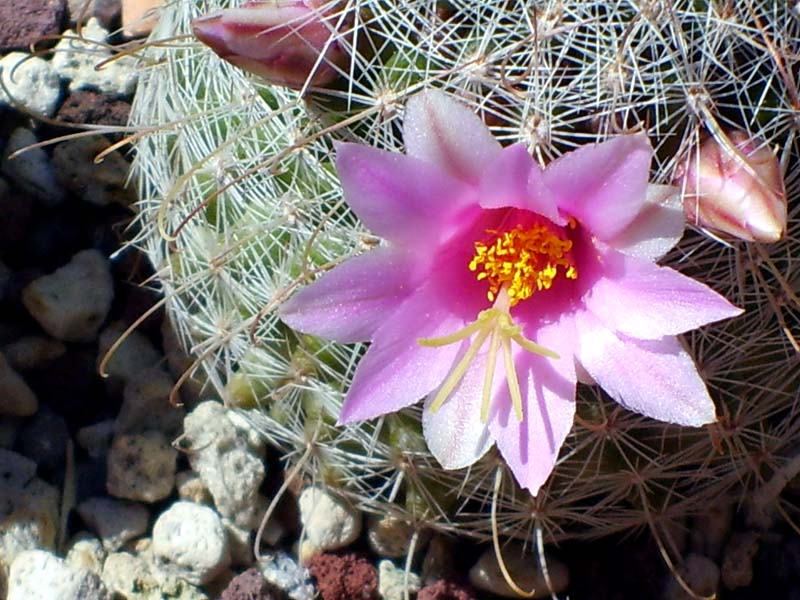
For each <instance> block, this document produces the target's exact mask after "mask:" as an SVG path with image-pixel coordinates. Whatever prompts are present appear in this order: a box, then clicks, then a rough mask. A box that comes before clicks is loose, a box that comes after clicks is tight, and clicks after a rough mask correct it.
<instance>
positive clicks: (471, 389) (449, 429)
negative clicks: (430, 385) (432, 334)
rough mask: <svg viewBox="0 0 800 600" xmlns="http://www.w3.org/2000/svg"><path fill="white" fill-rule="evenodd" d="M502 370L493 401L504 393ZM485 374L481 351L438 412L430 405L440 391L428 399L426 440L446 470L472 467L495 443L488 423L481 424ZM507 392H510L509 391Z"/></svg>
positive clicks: (498, 370) (497, 376)
mask: <svg viewBox="0 0 800 600" xmlns="http://www.w3.org/2000/svg"><path fill="white" fill-rule="evenodd" d="M487 346H488V342H487ZM462 350H463V351H462V352H461V353H460V354H459V356H458V357H457V358H456V359H455V361H454V362H458V359H459V358H460V357H461V355H463V354H464V351H466V348H462ZM502 369H503V367H502V365H501V364H498V365H497V368H496V369H495V376H494V380H493V383H494V385H493V386H492V388H493V392H492V398H493V399H496V398H497V396H498V395H502V393H503V388H501V384H502V383H503V381H504V379H503V370H502ZM485 373H486V352H481V353H479V354H478V356H476V357H475V362H474V363H473V365H472V367H471V368H470V369H469V370H468V371H467V373H466V374H465V375H464V378H463V379H462V380H461V383H460V385H459V386H458V387H456V389H455V390H454V391H453V393H452V394H451V395H450V398H448V399H447V400H446V401H445V403H444V404H443V405H442V406H441V407H439V409H438V410H437V411H436V412H431V410H430V404H431V402H432V401H433V399H434V397H435V396H436V391H437V390H434V391H433V392H431V393H430V394H429V395H428V397H427V398H426V399H425V410H424V412H423V413H422V430H423V432H424V434H425V441H426V442H427V443H428V448H429V449H430V451H431V453H432V454H433V456H434V457H435V458H436V460H438V461H439V464H441V465H442V467H444V468H445V469H462V468H464V467H468V466H470V465H471V464H473V463H474V462H475V461H477V460H478V459H479V458H480V457H481V456H483V455H484V454H485V453H486V451H487V450H488V449H489V448H490V447H491V445H492V442H493V441H494V439H493V438H492V436H491V435H490V433H489V427H488V424H487V423H483V422H481V403H482V398H483V381H484V375H485ZM437 389H438V388H437ZM505 393H506V394H507V393H508V391H507V390H505Z"/></svg>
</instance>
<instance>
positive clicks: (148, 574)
mask: <svg viewBox="0 0 800 600" xmlns="http://www.w3.org/2000/svg"><path fill="white" fill-rule="evenodd" d="M144 554H145V555H146V554H147V552H146V551H145V552H144ZM102 580H103V583H105V584H106V587H107V588H108V589H109V590H111V591H112V592H114V593H115V594H117V596H118V597H120V598H125V600H166V599H167V598H169V599H170V600H208V596H206V595H205V594H203V593H202V592H201V591H200V590H199V589H198V588H196V587H195V586H193V585H192V584H190V583H189V582H188V581H184V580H183V579H178V578H176V577H171V576H160V575H158V574H156V573H154V572H153V570H152V568H151V565H150V564H149V563H148V561H147V559H146V558H145V557H144V556H143V555H142V554H139V555H136V554H131V553H129V552H112V553H111V554H109V555H108V558H106V561H105V563H104V564H103V574H102Z"/></svg>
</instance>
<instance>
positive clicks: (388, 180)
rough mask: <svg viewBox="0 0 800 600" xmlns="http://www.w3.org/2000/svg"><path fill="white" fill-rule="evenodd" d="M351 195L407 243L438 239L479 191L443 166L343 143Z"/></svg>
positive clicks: (341, 163)
mask: <svg viewBox="0 0 800 600" xmlns="http://www.w3.org/2000/svg"><path fill="white" fill-rule="evenodd" d="M336 148H337V156H336V169H337V171H338V173H339V177H340V179H341V182H342V188H343V190H344V196H345V200H347V203H348V204H349V205H350V208H352V209H353V211H354V212H355V213H356V214H357V215H358V217H359V218H360V219H361V220H362V221H363V223H364V224H365V225H366V226H367V227H368V228H369V229H370V230H371V231H372V232H374V233H375V234H377V235H379V236H381V237H384V238H386V239H388V240H390V241H393V242H397V243H400V244H406V245H415V244H416V242H420V241H421V242H424V243H430V242H431V241H432V242H436V241H437V240H439V239H441V238H442V237H444V236H446V235H448V234H449V230H448V229H447V228H443V227H442V223H443V222H444V221H445V220H446V219H447V218H448V217H451V216H452V214H453V213H454V212H455V211H456V210H457V209H458V208H460V207H463V206H465V205H468V204H470V203H474V201H475V199H474V191H473V190H470V189H469V188H468V187H467V186H465V185H464V184H463V183H461V182H460V181H458V180H456V179H454V178H453V177H451V176H449V175H448V174H447V173H446V172H444V171H442V170H440V169H438V168H437V167H435V166H433V165H430V164H426V163H424V162H422V161H419V160H417V159H415V158H411V157H408V156H405V155H403V154H397V153H394V152H387V151H385V150H378V149H377V148H372V147H370V146H363V145H360V144H348V143H341V144H337V147H336Z"/></svg>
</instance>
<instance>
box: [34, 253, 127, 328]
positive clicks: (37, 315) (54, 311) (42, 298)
mask: <svg viewBox="0 0 800 600" xmlns="http://www.w3.org/2000/svg"><path fill="white" fill-rule="evenodd" d="M113 297H114V282H113V280H112V279H111V269H110V266H109V263H108V260H107V259H106V258H105V257H104V256H103V255H102V254H100V252H98V251H97V250H82V251H81V252H78V253H77V254H76V255H75V256H73V257H72V260H71V261H70V262H69V263H67V264H66V265H64V266H63V267H61V268H60V269H58V270H56V271H55V272H53V273H51V274H50V275H45V276H44V277H40V278H38V279H36V280H34V281H32V282H31V283H30V284H29V285H28V286H27V287H26V288H25V289H24V290H23V292H22V302H23V304H25V308H27V309H28V312H29V313H30V314H31V315H32V316H33V318H34V319H36V320H37V321H38V322H39V325H41V326H42V329H44V330H45V331H46V332H47V333H49V334H50V335H51V336H53V337H54V338H57V339H59V340H64V341H67V342H90V341H92V340H93V339H94V338H95V337H96V336H97V331H98V330H99V329H100V325H102V323H103V321H104V320H105V318H106V315H107V314H108V311H109V309H110V308H111V300H112V299H113Z"/></svg>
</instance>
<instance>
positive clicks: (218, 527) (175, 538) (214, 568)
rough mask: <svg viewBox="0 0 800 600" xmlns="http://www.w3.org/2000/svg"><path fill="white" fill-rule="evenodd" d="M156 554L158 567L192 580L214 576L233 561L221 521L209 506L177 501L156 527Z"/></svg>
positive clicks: (154, 552) (154, 546) (154, 530)
mask: <svg viewBox="0 0 800 600" xmlns="http://www.w3.org/2000/svg"><path fill="white" fill-rule="evenodd" d="M152 549H153V555H154V556H155V557H156V558H157V559H159V568H160V569H161V570H163V571H164V572H165V573H167V574H171V575H175V576H177V577H180V578H182V579H185V580H186V581H188V582H190V583H194V584H197V585H202V584H204V583H207V582H209V581H211V580H212V579H214V577H215V576H216V575H217V574H218V573H220V572H221V571H222V570H223V569H225V568H226V567H227V566H228V564H229V563H230V556H229V553H228V538H227V534H226V532H225V528H224V527H223V525H222V520H221V519H220V518H219V516H218V515H217V513H215V512H214V511H213V510H211V509H210V508H208V507H206V506H200V505H198V504H193V503H191V502H176V503H175V504H173V505H172V506H171V507H169V508H168V509H167V510H166V511H165V512H164V513H162V514H161V516H160V517H159V518H158V520H157V521H156V524H155V526H154V527H153V547H152Z"/></svg>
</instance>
